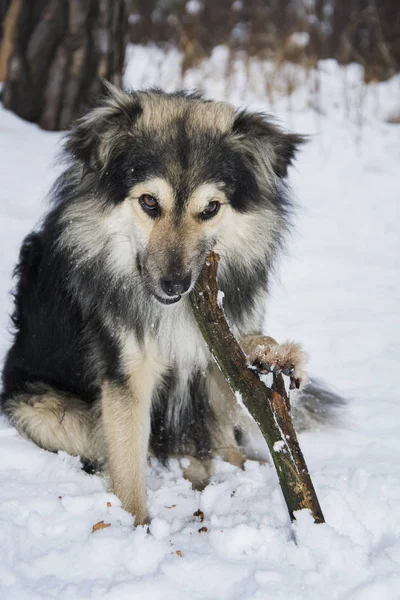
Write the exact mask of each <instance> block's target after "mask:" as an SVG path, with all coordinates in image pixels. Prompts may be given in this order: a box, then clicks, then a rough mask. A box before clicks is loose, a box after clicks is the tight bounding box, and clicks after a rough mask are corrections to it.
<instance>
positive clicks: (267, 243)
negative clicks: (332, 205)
mask: <svg viewBox="0 0 400 600" xmlns="http://www.w3.org/2000/svg"><path fill="white" fill-rule="evenodd" d="M302 141H303V140H302V138H301V137H300V136H298V135H293V134H288V133H285V132H283V131H281V130H280V129H279V128H278V127H277V126H276V125H275V124H274V123H273V122H271V121H270V120H269V119H268V118H267V117H265V116H264V115H262V114H252V113H248V112H245V111H236V110H235V109H234V108H233V107H232V106H230V105H229V104H225V103H223V102H210V101H206V100H204V99H202V98H201V97H200V96H198V95H195V94H189V93H185V92H179V93H174V94H165V93H162V92H160V91H157V90H152V91H144V92H137V93H123V92H120V91H118V90H116V89H114V88H112V87H111V86H109V87H108V92H107V94H106V96H105V97H104V98H103V100H102V101H101V104H100V105H99V106H98V107H97V108H95V109H94V110H92V111H91V112H89V113H88V114H87V115H86V116H84V117H83V118H82V119H81V120H80V121H78V123H77V124H76V125H75V127H74V128H73V129H72V130H71V132H70V133H69V134H68V135H67V138H66V143H65V156H66V160H67V161H68V164H67V169H66V171H65V172H64V173H63V174H62V175H61V176H60V178H59V179H58V181H57V182H56V184H55V187H54V189H53V192H52V208H51V210H50V212H49V213H48V214H47V216H46V217H45V219H44V221H43V223H42V226H41V227H40V229H39V230H38V231H36V232H34V233H32V234H30V235H29V236H28V237H27V238H26V240H25V241H24V243H23V246H22V249H21V253H20V259H19V263H18V266H17V268H16V275H17V278H18V283H17V287H16V292H15V311H14V314H13V323H14V326H15V339H14V343H13V345H12V347H11V349H10V350H9V353H8V356H7V359H6V363H5V366H4V372H3V395H2V410H3V411H4V412H5V414H7V415H8V417H9V419H10V421H11V423H13V424H14V425H15V427H16V428H17V430H18V431H19V432H20V433H21V434H22V435H24V436H25V437H27V438H29V439H31V440H33V441H34V442H36V444H38V445H39V446H41V447H42V448H45V449H47V450H50V451H58V450H60V449H61V450H64V451H66V452H69V453H70V454H73V455H79V456H80V457H81V458H82V461H83V462H84V464H86V465H87V466H88V465H92V466H94V467H95V468H98V467H99V465H101V466H104V467H105V468H106V469H107V471H108V473H109V475H110V478H111V481H112V485H113V489H114V491H115V493H116V494H117V495H118V496H119V498H120V499H121V501H122V505H123V507H124V508H125V509H126V510H128V511H130V512H131V513H132V514H133V515H135V517H136V523H137V524H142V523H145V522H146V520H147V518H148V515H147V509H146V487H145V473H146V462H147V456H148V452H152V453H153V454H155V455H156V456H158V457H160V458H161V459H166V458H167V457H169V456H190V457H191V461H190V465H189V467H188V468H187V469H186V472H185V475H186V476H187V477H189V478H190V479H192V480H193V481H194V483H195V484H196V485H198V486H201V485H204V484H205V482H206V480H207V477H208V475H209V473H210V461H211V459H212V457H213V456H215V455H220V456H222V457H223V458H224V459H226V460H230V461H231V462H233V463H234V464H238V465H241V464H242V463H243V460H244V459H245V457H244V454H243V448H244V447H245V445H246V439H247V438H248V436H249V435H250V434H251V427H252V425H251V424H249V422H247V424H246V419H247V417H246V416H245V415H243V413H242V412H241V409H240V407H238V405H237V404H236V402H235V399H234V397H233V395H232V393H231V392H230V390H229V388H228V387H227V384H226V382H225V381H224V379H223V378H222V376H221V375H220V373H219V372H218V370H217V369H216V367H215V365H214V363H213V360H212V357H211V355H210V353H209V351H208V349H207V347H206V345H205V343H204V341H203V338H202V336H201V334H200V332H199V330H198V328H197V326H196V323H195V321H194V317H193V315H192V312H191V308H190V304H189V298H188V294H189V293H190V291H191V289H192V288H193V286H194V285H195V284H196V279H197V277H198V276H199V273H200V270H201V267H202V265H203V263H204V259H205V257H206V255H207V253H208V252H209V251H210V250H211V249H214V250H215V251H216V252H218V254H219V255H220V257H221V261H220V269H219V287H220V289H221V290H222V291H223V292H224V294H225V302H224V308H225V312H226V315H227V318H228V320H229V322H230V324H231V327H232V329H233V332H234V334H235V335H236V336H237V338H238V339H240V340H241V344H242V346H243V349H244V351H245V352H246V353H247V355H248V358H249V362H250V363H255V362H257V363H258V364H260V363H261V364H262V365H263V368H264V369H274V368H275V369H280V370H282V371H284V372H286V373H288V374H290V375H291V378H292V383H293V385H294V384H296V385H297V386H300V385H301V383H302V381H304V378H305V376H304V373H303V364H304V356H303V353H302V352H301V350H300V348H299V346H298V345H296V344H284V345H282V346H279V345H278V344H277V343H276V342H275V341H274V340H273V339H272V338H266V337H263V335H262V333H261V327H262V322H263V313H264V308H265V301H266V295H267V288H268V279H269V275H270V272H271V269H272V267H273V265H274V261H275V259H276V255H277V252H278V250H279V248H280V247H281V245H282V241H283V239H284V234H285V232H286V231H287V228H288V223H289V216H290V211H291V202H290V198H289V195H288V190H287V186H286V183H285V182H286V177H287V170H288V166H289V165H290V163H291V162H292V159H293V157H294V155H295V152H296V149H297V147H298V146H299V144H301V143H302ZM246 436H247V438H246Z"/></svg>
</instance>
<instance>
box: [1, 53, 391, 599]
mask: <svg viewBox="0 0 400 600" xmlns="http://www.w3.org/2000/svg"><path fill="white" fill-rule="evenodd" d="M129 56H130V60H129V64H128V67H127V71H126V84H127V85H129V84H130V85H132V86H143V85H154V84H157V85H160V86H162V87H167V88H168V89H172V88H174V87H179V86H180V85H182V81H181V76H180V70H179V64H180V62H179V61H180V58H179V55H178V54H177V53H176V52H174V51H171V52H168V53H167V55H165V56H163V55H162V54H160V52H159V51H158V50H156V49H154V48H153V49H148V50H144V49H143V48H138V47H131V48H130V52H129ZM226 57H227V55H226V51H225V50H224V49H222V48H219V49H216V51H215V52H214V54H213V57H212V59H211V60H210V61H209V62H208V63H205V64H204V65H201V66H200V67H199V68H198V69H197V70H195V71H189V72H187V73H186V74H185V80H184V83H185V84H186V85H188V86H190V87H194V86H199V85H200V84H204V86H203V87H204V88H205V90H206V92H207V95H208V96H210V97H214V98H223V97H227V98H229V99H230V100H231V101H233V102H234V103H235V104H237V105H246V106H249V107H251V108H253V109H256V110H260V109H261V110H270V111H271V112H273V113H275V114H276V115H277V116H279V117H280V118H281V119H282V121H283V122H284V124H285V125H286V126H287V127H288V128H289V129H292V130H294V131H299V132H302V133H308V134H311V135H312V137H311V139H310V142H309V143H308V145H307V146H305V147H304V150H303V151H302V152H301V153H300V156H299V160H298V162H297V163H296V166H295V167H294V168H293V169H291V180H292V184H293V187H294V190H295V192H296V196H297V199H298V200H297V201H298V208H297V216H296V219H295V220H296V229H295V231H294V232H293V234H292V238H291V239H290V241H289V245H288V254H287V256H285V257H283V258H282V261H281V266H280V269H279V277H280V279H279V280H278V281H276V282H275V284H274V286H273V289H272V297H271V301H270V303H269V306H268V311H267V318H266V331H268V333H269V334H270V335H272V336H273V337H275V338H277V339H278V340H282V341H284V340H285V339H287V338H291V339H296V340H299V341H301V342H302V343H303V344H304V348H305V349H306V351H307V352H308V353H309V354H310V365H309V366H310V372H311V373H312V374H314V375H317V376H318V377H321V378H324V379H325V380H326V381H328V382H329V383H330V384H331V385H332V386H334V388H335V389H336V390H337V391H339V392H340V393H341V394H342V395H344V396H345V397H347V398H349V405H348V408H347V410H346V415H345V418H344V419H343V423H342V424H341V425H340V426H337V427H335V428H330V429H325V430H321V431H312V432H308V433H305V434H301V436H300V443H301V447H302V449H303V452H304V454H305V457H306V460H307V463H308V466H309V469H310V472H311V474H312V478H313V482H314V485H315V487H316V490H317V493H318V496H319V499H320V502H321V505H322V509H323V511H324V514H325V518H326V524H324V525H315V524H314V523H313V522H312V519H311V517H310V516H309V515H308V514H307V513H304V512H301V513H298V514H297V515H296V522H295V523H294V524H293V525H291V524H290V522H289V519H288V515H287V512H286V508H285V505H284V502H283V499H282V494H281V491H280V489H279V486H278V482H277V477H276V474H275V472H274V470H273V468H272V466H271V465H270V464H262V465H260V464H258V463H256V462H251V461H249V462H248V463H247V464H246V468H245V470H244V471H241V470H239V469H237V468H236V467H233V466H232V465H230V464H227V463H224V462H223V461H221V460H216V461H215V463H216V465H215V466H216V474H215V476H214V477H213V481H212V484H211V485H209V486H208V487H206V488H205V490H204V491H203V492H198V491H193V490H192V489H191V487H190V485H189V483H188V482H187V481H185V480H184V479H183V477H182V467H181V465H180V464H179V462H178V461H176V460H174V461H171V464H170V469H169V470H167V469H165V468H164V467H162V466H161V465H160V464H158V463H157V461H154V460H153V461H152V464H151V467H150V468H149V472H148V500H149V510H150V515H151V518H152V522H151V525H150V533H147V531H146V529H145V528H143V527H139V528H137V529H133V527H132V524H133V519H132V517H131V516H130V515H129V514H127V513H126V512H125V511H123V510H122V509H121V507H120V502H119V500H118V499H117V498H116V497H115V496H114V495H113V494H111V493H110V492H108V491H107V489H108V488H107V481H106V480H104V479H102V478H99V477H96V476H88V475H86V474H85V473H83V472H82V471H81V469H80V464H79V459H77V458H74V457H70V456H68V455H66V454H65V453H59V454H51V453H48V452H45V451H43V450H41V449H39V448H38V447H36V446H35V445H34V444H33V443H31V442H29V441H26V440H23V439H21V438H20V437H19V436H18V435H17V434H16V432H15V431H14V430H13V429H12V428H11V427H10V426H9V425H8V424H7V423H6V422H5V421H4V419H2V420H1V421H0V597H1V598H4V599H6V600H9V599H10V600H25V599H28V600H42V599H44V598H46V599H47V598H57V599H63V600H64V599H77V598H79V599H81V598H96V599H98V598H107V599H115V600H125V599H128V598H129V599H132V598H140V599H141V600H158V599H163V600H164V599H165V600H187V599H190V600H191V599H193V600H203V599H209V600H211V599H212V600H214V599H229V600H231V599H232V600H234V599H239V598H240V599H241V600H267V599H274V600H280V599H282V600H283V599H284V600H295V599H296V600H306V599H314V598H318V600H323V599H329V600H336V599H338V600H344V599H349V600H376V599H378V598H379V600H398V598H399V597H400V442H399V435H398V428H399V423H400V403H399V399H398V377H397V369H398V364H399V358H400V336H399V332H400V317H399V311H398V307H399V303H400V259H399V257H400V219H399V197H398V196H399V191H398V190H399V184H400V170H399V164H400V161H399V159H400V127H399V126H398V125H394V124H389V123H388V122H386V119H389V118H390V117H391V115H393V114H395V113H396V111H397V113H398V112H399V108H400V107H399V97H400V96H399V93H398V92H399V77H397V78H393V79H392V80H391V81H388V82H386V83H384V84H374V85H371V86H369V87H366V86H365V85H364V84H363V83H362V82H361V80H360V76H361V72H360V68H359V67H357V66H355V65H351V66H349V67H348V68H340V67H338V66H337V65H336V64H335V63H333V62H332V61H325V62H323V63H321V65H320V67H319V69H318V71H317V72H314V73H308V74H306V73H303V72H301V70H300V69H299V68H297V69H295V68H294V67H285V70H284V72H279V73H278V72H274V70H273V66H272V65H268V64H262V63H256V62H253V63H251V64H250V65H248V68H249V70H250V71H249V72H250V74H251V80H250V82H248V81H247V80H246V78H245V75H246V72H245V70H244V66H243V64H242V63H241V62H240V61H238V62H237V63H235V65H234V74H233V77H232V79H231V82H230V84H229V85H228V84H227V83H226V81H225V78H224V77H223V74H224V72H225V71H224V69H225V66H226V65H225V62H224V61H225V60H226ZM161 67H162V68H161ZM288 77H291V78H292V79H294V81H295V83H296V86H295V89H294V92H293V94H292V95H291V97H290V98H287V97H286V96H285V95H284V94H283V91H282V90H284V88H285V82H287V80H288ZM317 84H318V85H317ZM272 88H273V89H272ZM59 138H60V136H59V135H58V134H50V133H46V132H43V131H40V130H39V129H38V128H36V127H35V126H33V125H30V124H27V123H24V122H22V121H20V120H19V119H18V118H16V117H15V116H14V115H12V114H10V113H8V112H6V111H4V110H3V109H1V110H0V140H1V143H0V170H1V172H0V181H1V189H2V202H1V205H0V215H1V218H0V240H1V260H0V290H1V294H0V328H1V336H0V354H1V355H3V354H4V352H5V351H6V349H7V347H8V345H9V341H10V334H9V322H8V318H7V315H8V313H9V312H10V309H11V297H10V296H9V294H8V291H9V290H10V289H11V286H12V284H11V272H12V269H13V266H14V264H15V261H16V257H17V252H18V248H19V245H20V242H21V240H22V238H23V236H24V235H25V234H26V233H27V232H28V231H29V230H30V229H31V228H32V227H33V226H34V225H35V223H37V222H38V221H39V219H40V216H41V214H42V212H43V210H44V209H45V206H46V202H45V201H44V200H43V199H44V195H45V192H46V190H47V189H48V187H49V185H50V183H51V181H52V180H53V178H54V175H55V171H56V166H55V165H54V164H53V166H52V162H53V161H54V159H55V154H56V151H57V149H58V148H59ZM198 509H201V511H203V513H204V522H201V520H200V519H199V517H197V516H194V513H195V512H196V511H197V510H198ZM100 521H104V522H105V523H107V524H110V527H108V528H106V529H101V530H99V531H96V532H94V533H92V528H93V525H95V524H96V523H98V522H100ZM203 527H205V528H206V529H207V530H206V531H205V530H203V531H201V532H199V529H201V528H203Z"/></svg>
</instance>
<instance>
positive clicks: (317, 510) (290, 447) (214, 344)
mask: <svg viewBox="0 0 400 600" xmlns="http://www.w3.org/2000/svg"><path fill="white" fill-rule="evenodd" d="M218 261H219V256H218V255H217V254H215V253H214V252H212V253H211V254H210V255H209V257H208V258H207V260H206V262H205V265H204V267H203V270H202V272H201V274H200V277H199V279H198V281H197V284H196V286H195V288H194V289H193V291H192V292H191V295H190V299H191V303H192V307H193V311H194V314H195V317H196V320H197V323H198V326H199V328H200V331H201V333H202V334H203V337H204V339H205V341H206V343H207V345H208V347H209V349H210V351H211V354H212V355H213V357H214V360H215V361H216V363H217V365H218V367H219V368H220V370H221V372H222V374H223V375H224V377H225V379H226V381H227V382H228V384H229V386H230V388H231V390H232V392H233V393H234V394H235V396H236V398H237V400H238V401H239V402H241V403H243V405H244V406H245V408H247V410H248V411H249V413H250V414H251V415H252V417H253V418H254V419H255V421H256V423H257V424H258V426H259V428H260V430H261V433H262V434H263V436H264V439H265V441H266V442H267V444H268V448H269V450H270V453H271V456H272V460H273V462H274V465H275V468H276V471H277V473H278V477H279V481H280V484H281V488H282V492H283V496H284V498H285V501H286V505H287V508H288V511H289V515H290V518H291V520H292V521H293V520H294V519H295V515H294V513H295V511H297V510H301V509H303V508H306V509H308V510H310V511H311V514H312V516H313V517H314V521H315V523H324V516H323V514H322V510H321V507H320V505H319V502H318V498H317V495H316V493H315V490H314V487H313V484H312V481H311V478H310V475H309V473H308V470H307V465H306V463H305V460H304V457H303V454H302V452H301V450H300V446H299V443H298V441H297V436H296V432H295V430H294V427H293V423H292V419H291V415H290V403H289V400H288V397H287V394H286V391H285V386H284V383H283V378H282V376H281V375H278V376H275V377H274V385H273V389H269V388H267V387H266V386H265V385H264V383H262V381H261V380H260V378H259V376H258V375H257V373H256V372H255V371H254V370H252V369H249V367H248V364H247V361H246V357H245V355H244V353H243V351H242V349H241V347H240V346H239V344H238V342H237V341H236V339H235V337H234V336H233V334H232V332H231V330H230V328H229V325H228V323H227V321H226V318H225V314H224V311H223V309H222V306H221V305H220V304H221V303H220V302H219V301H218V285H217V270H218Z"/></svg>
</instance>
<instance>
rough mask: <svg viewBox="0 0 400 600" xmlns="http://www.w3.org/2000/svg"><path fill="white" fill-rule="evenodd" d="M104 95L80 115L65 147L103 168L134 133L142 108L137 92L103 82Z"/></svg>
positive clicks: (72, 154) (75, 157)
mask: <svg viewBox="0 0 400 600" xmlns="http://www.w3.org/2000/svg"><path fill="white" fill-rule="evenodd" d="M104 87H105V91H106V93H105V95H104V96H103V97H102V98H100V101H99V104H98V106H97V107H96V108H94V109H92V110H90V111H89V112H88V113H87V114H86V115H84V116H83V117H81V118H80V119H79V120H78V121H77V122H76V123H75V124H74V125H73V126H72V129H71V131H70V132H69V133H68V134H67V136H66V141H65V144H64V150H65V151H66V153H67V155H68V156H69V157H72V158H73V160H78V161H79V162H80V163H81V164H82V165H83V166H85V167H86V168H88V169H89V170H91V171H102V170H104V169H105V168H106V167H107V163H108V160H109V157H110V156H115V152H114V150H115V149H116V148H117V147H118V145H121V141H122V139H123V138H127V137H129V136H132V135H133V126H134V124H135V121H136V120H137V118H138V116H139V115H140V113H141V111H142V109H141V106H140V102H139V99H138V96H137V95H136V94H135V93H134V92H129V93H127V92H121V91H120V90H118V89H117V88H116V87H114V86H113V85H111V84H110V83H108V82H104Z"/></svg>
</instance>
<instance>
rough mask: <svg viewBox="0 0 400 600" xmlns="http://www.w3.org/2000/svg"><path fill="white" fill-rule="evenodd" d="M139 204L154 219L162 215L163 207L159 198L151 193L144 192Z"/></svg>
mask: <svg viewBox="0 0 400 600" xmlns="http://www.w3.org/2000/svg"><path fill="white" fill-rule="evenodd" d="M139 204H140V206H141V207H142V208H143V210H144V211H145V212H146V213H147V214H148V215H149V216H150V217H152V218H153V219H155V218H156V217H159V216H160V213H161V209H160V205H159V204H158V202H157V200H156V199H155V198H153V196H150V194H143V195H142V196H140V198H139Z"/></svg>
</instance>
